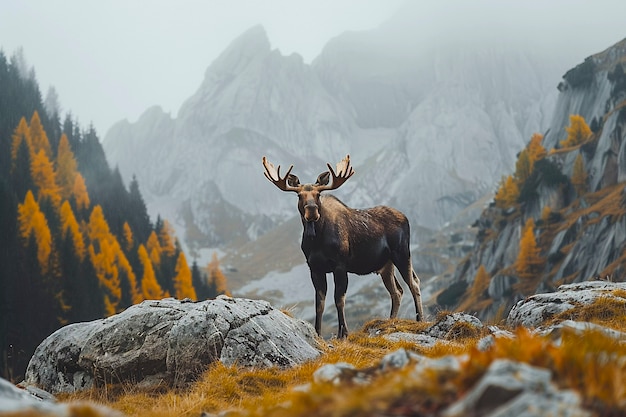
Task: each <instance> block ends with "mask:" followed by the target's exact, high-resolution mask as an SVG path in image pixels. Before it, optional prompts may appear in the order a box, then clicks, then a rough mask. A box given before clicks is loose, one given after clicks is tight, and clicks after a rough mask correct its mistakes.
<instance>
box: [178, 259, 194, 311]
mask: <svg viewBox="0 0 626 417" xmlns="http://www.w3.org/2000/svg"><path fill="white" fill-rule="evenodd" d="M174 290H175V291H176V294H175V296H176V298H178V299H179V300H182V299H183V298H191V299H192V300H194V301H196V300H197V299H198V296H197V295H196V290H195V289H194V287H193V283H192V279H191V270H190V269H189V265H187V259H186V258H185V254H184V253H183V252H180V254H179V255H178V260H177V261H176V276H175V277H174Z"/></svg>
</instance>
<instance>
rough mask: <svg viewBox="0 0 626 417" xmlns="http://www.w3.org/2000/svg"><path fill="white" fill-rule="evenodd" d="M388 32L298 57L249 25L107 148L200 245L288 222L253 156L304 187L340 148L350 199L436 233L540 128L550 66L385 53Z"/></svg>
mask: <svg viewBox="0 0 626 417" xmlns="http://www.w3.org/2000/svg"><path fill="white" fill-rule="evenodd" d="M386 31H387V28H386V26H383V27H381V28H379V29H377V30H373V31H369V32H364V33H346V34H344V35H342V36H339V37H337V38H335V39H333V40H332V41H331V42H330V43H329V44H328V45H327V47H326V48H325V49H324V51H323V52H322V53H321V55H320V56H319V57H318V58H317V59H316V60H315V61H314V62H313V63H312V64H311V65H308V64H305V63H304V62H303V61H302V59H301V57H300V56H298V55H297V54H293V55H291V56H283V55H281V54H280V52H279V51H278V50H272V49H271V48H270V44H269V41H268V39H267V36H266V34H265V32H264V30H263V28H262V27H260V26H257V27H254V28H252V29H250V30H249V31H247V32H246V33H244V34H243V35H241V36H240V37H239V38H238V39H236V40H235V41H233V43H232V44H231V45H230V46H229V48H227V49H226V50H225V51H224V52H223V53H222V55H221V56H220V57H219V58H218V59H216V60H215V61H214V62H213V63H212V65H211V66H210V67H209V68H208V70H207V72H206V74H205V79H204V82H203V83H202V85H201V86H200V88H199V89H198V91H197V92H196V93H195V94H194V95H193V96H192V97H190V98H189V99H188V100H187V101H186V102H185V104H184V105H183V106H182V108H181V109H180V112H179V114H178V115H177V117H176V118H172V117H171V116H170V115H167V114H164V113H163V112H162V111H161V110H160V109H159V108H158V107H154V108H151V109H149V110H147V111H146V112H145V113H144V114H143V115H142V116H141V117H140V119H139V120H138V121H137V122H136V123H129V122H128V121H122V122H119V123H118V124H116V125H115V126H113V127H112V128H111V129H110V130H109V132H108V133H107V135H106V137H105V140H104V146H105V149H106V152H107V155H108V157H109V159H110V160H111V162H112V163H113V164H117V165H118V166H119V168H120V171H121V172H122V175H123V176H124V177H125V178H130V177H131V176H132V175H133V174H134V175H136V176H137V177H138V179H139V183H140V184H142V186H143V187H144V188H145V193H144V194H145V196H146V201H147V203H148V205H149V206H150V207H151V208H152V210H154V211H156V210H160V211H162V212H168V211H171V212H172V213H167V214H168V218H171V217H172V216H171V214H175V215H176V216H177V217H178V218H179V222H178V223H179V224H181V225H184V227H185V230H187V234H186V235H185V237H184V239H185V240H186V241H188V242H189V243H194V242H195V243H197V244H198V246H203V245H224V244H226V243H229V242H232V241H233V240H237V239H243V240H248V239H255V238H256V237H258V236H259V235H260V234H262V233H264V232H265V231H267V230H268V229H270V228H272V227H274V226H275V225H277V224H280V223H282V222H283V221H285V220H286V219H288V218H289V217H292V216H293V214H294V210H293V204H292V203H293V202H292V201H290V200H289V199H288V198H281V197H279V196H277V194H275V190H272V189H271V188H270V187H269V186H268V184H267V183H266V182H265V179H264V178H263V177H262V176H261V175H260V171H261V170H260V169H259V167H260V162H259V161H260V157H261V156H262V155H267V156H268V157H269V159H270V160H272V161H275V162H277V163H282V164H283V165H288V164H290V163H293V164H294V165H295V166H296V171H297V173H298V175H300V177H301V178H302V179H306V180H308V181H311V180H312V179H313V178H315V176H317V174H318V173H319V172H320V171H322V170H324V168H325V164H326V162H331V163H334V162H336V161H338V160H339V159H341V157H343V155H345V154H346V153H350V154H351V155H352V159H353V161H354V164H355V167H356V169H357V171H358V174H359V175H358V177H355V179H358V181H356V180H355V181H352V182H351V183H349V184H347V185H346V190H345V191H344V190H342V191H344V192H343V193H342V195H349V196H350V198H349V199H347V200H348V201H347V202H348V203H349V204H351V205H355V206H366V205H373V204H380V203H393V204H395V205H397V206H399V207H400V208H401V209H403V210H404V211H406V212H407V213H408V214H409V217H410V218H411V219H412V220H413V222H414V223H415V225H416V226H417V225H420V226H424V227H428V228H431V229H437V228H439V227H440V226H442V225H443V224H444V223H446V222H448V221H450V220H451V219H452V218H453V216H454V214H456V213H457V212H458V211H459V210H461V209H462V208H464V207H466V206H467V205H468V204H469V203H471V202H473V201H475V200H476V199H477V197H478V196H480V195H482V194H483V193H484V192H485V191H490V190H491V189H492V188H493V186H494V184H495V183H496V182H497V181H498V180H499V178H500V175H501V173H502V172H503V171H505V170H506V169H510V168H511V167H512V164H513V162H514V158H515V154H516V153H517V152H518V151H519V150H520V149H521V148H522V147H523V145H524V143H525V142H526V141H527V140H528V138H529V137H530V135H531V134H532V133H533V132H535V131H538V130H541V129H544V128H545V127H546V123H547V120H549V119H548V116H549V115H550V114H551V110H552V104H553V100H554V97H555V96H556V91H554V88H553V86H552V85H551V83H550V80H553V79H554V76H553V75H554V74H556V73H558V71H559V70H558V69H557V67H556V65H552V64H546V62H549V60H544V59H543V58H544V57H543V56H540V55H538V54H537V53H533V52H532V49H530V48H526V49H511V48H507V47H506V46H505V45H502V44H500V43H497V44H496V43H494V44H484V45H481V46H480V47H474V48H468V47H466V45H457V46H450V47H447V48H444V49H437V48H427V49H426V48H423V47H422V48H417V49H415V50H413V51H411V50H410V49H402V50H400V51H397V52H396V53H395V54H392V55H389V53H388V52H386V51H388V50H389V49H390V48H391V47H392V46H393V45H394V44H397V43H398V41H397V39H396V38H394V37H390V36H388V35H387V34H386ZM372 39H378V41H377V42H373V41H372ZM407 48H408V46H407ZM503 92H504V93H503ZM486 153H490V154H492V157H491V158H489V159H488V160H485V161H481V162H480V163H478V161H480V159H481V156H483V155H485V154H486ZM434 178H437V179H438V181H437V182H436V183H437V186H435V187H433V186H432V183H433V179H434ZM142 191H144V190H142ZM401 191H402V192H401ZM340 194H341V193H340ZM174 201H175V202H176V203H174V206H172V205H171V202H174ZM224 217H226V218H227V220H226V219H225V218H224ZM224 224H228V226H229V227H228V228H227V229H228V230H222V229H224V227H223V225H224ZM193 231H195V232H196V233H193Z"/></svg>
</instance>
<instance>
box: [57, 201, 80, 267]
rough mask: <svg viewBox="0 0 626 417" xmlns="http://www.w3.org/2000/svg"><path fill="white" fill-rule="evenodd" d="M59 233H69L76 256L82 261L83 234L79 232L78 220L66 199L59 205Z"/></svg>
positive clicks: (64, 234)
mask: <svg viewBox="0 0 626 417" xmlns="http://www.w3.org/2000/svg"><path fill="white" fill-rule="evenodd" d="M61 233H62V234H63V236H66V235H67V234H68V233H69V236H70V237H71V239H72V242H73V244H74V250H75V251H76V256H77V257H78V259H80V260H81V261H82V260H83V259H84V258H85V241H84V239H83V234H82V233H81V232H80V226H79V225H78V221H76V216H74V212H73V211H72V207H71V206H70V203H69V202H68V201H67V200H65V201H64V202H63V204H62V205H61Z"/></svg>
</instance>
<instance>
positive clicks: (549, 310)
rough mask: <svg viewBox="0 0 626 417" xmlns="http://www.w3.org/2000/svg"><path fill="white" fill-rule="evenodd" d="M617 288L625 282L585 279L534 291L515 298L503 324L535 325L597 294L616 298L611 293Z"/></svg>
mask: <svg viewBox="0 0 626 417" xmlns="http://www.w3.org/2000/svg"><path fill="white" fill-rule="evenodd" d="M617 290H626V282H609V281H585V282H579V283H576V284H569V285H561V286H560V287H559V288H558V289H557V290H556V291H555V292H552V293H545V294H535V295H532V296H530V297H528V298H526V299H524V300H521V301H519V302H518V303H517V304H515V305H514V306H513V308H512V309H511V311H510V312H509V316H508V318H507V324H508V325H509V326H513V327H514V326H526V327H537V326H540V325H541V324H543V323H544V322H545V321H546V320H548V319H549V318H550V317H552V316H554V315H556V314H559V313H562V312H564V311H567V310H571V309H573V308H574V307H580V306H582V305H587V304H591V303H593V302H595V301H596V300H597V299H598V298H600V297H619V295H615V291H617ZM617 294H619V293H617Z"/></svg>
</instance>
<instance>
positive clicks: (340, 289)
mask: <svg viewBox="0 0 626 417" xmlns="http://www.w3.org/2000/svg"><path fill="white" fill-rule="evenodd" d="M333 276H334V278H335V307H337V320H338V330H337V338H338V339H342V338H344V337H348V325H347V324H346V315H345V312H344V309H345V306H346V292H347V291H348V273H347V272H346V271H344V270H335V272H334V273H333Z"/></svg>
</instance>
